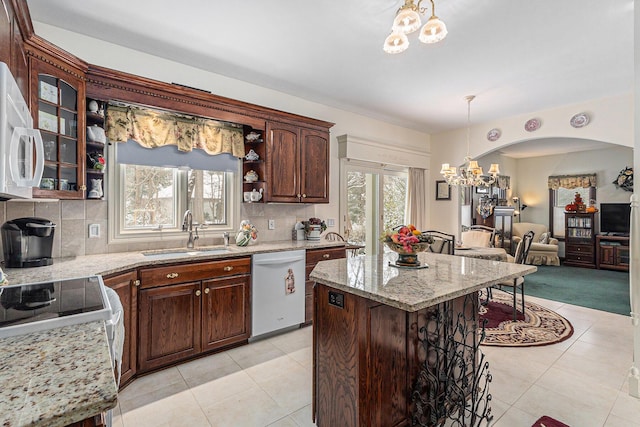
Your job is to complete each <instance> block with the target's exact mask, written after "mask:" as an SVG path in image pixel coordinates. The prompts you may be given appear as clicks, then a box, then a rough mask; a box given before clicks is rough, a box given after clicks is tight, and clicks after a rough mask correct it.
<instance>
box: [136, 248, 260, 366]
mask: <svg viewBox="0 0 640 427" xmlns="http://www.w3.org/2000/svg"><path fill="white" fill-rule="evenodd" d="M250 272H251V259H250V258H248V257H247V258H235V259H228V260H222V261H210V262H201V263H192V264H180V265H172V266H162V267H155V268H144V269H141V270H140V272H139V275H140V292H139V305H138V331H139V342H138V370H139V371H140V372H144V371H149V370H152V369H156V368H159V367H162V366H166V365H169V364H171V363H174V362H177V361H180V360H184V359H188V358H190V357H193V356H196V355H198V354H200V353H203V352H207V351H212V350H216V349H220V348H223V347H227V346H230V345H234V344H239V343H242V342H246V341H247V340H248V338H249V336H250V334H251V310H250V301H251V293H250V292H251V288H250V283H251V280H250Z"/></svg>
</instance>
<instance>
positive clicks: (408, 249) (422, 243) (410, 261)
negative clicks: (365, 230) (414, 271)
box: [380, 224, 434, 267]
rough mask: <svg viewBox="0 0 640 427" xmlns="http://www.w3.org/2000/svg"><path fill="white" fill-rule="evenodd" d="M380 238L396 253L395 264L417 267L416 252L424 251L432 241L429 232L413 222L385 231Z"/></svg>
mask: <svg viewBox="0 0 640 427" xmlns="http://www.w3.org/2000/svg"><path fill="white" fill-rule="evenodd" d="M380 240H381V241H382V242H383V243H384V244H385V245H386V246H387V247H388V248H389V249H391V250H392V251H394V252H396V253H397V254H398V260H397V261H396V264H397V265H402V266H409V267H417V266H419V265H420V262H419V261H418V252H424V251H426V250H427V248H428V247H429V245H430V244H431V243H433V242H434V240H433V237H432V236H431V235H430V234H427V233H423V232H422V231H420V230H418V229H416V227H415V226H414V225H413V224H409V225H400V226H398V227H396V228H394V229H393V231H385V232H384V233H383V234H382V236H381V237H380Z"/></svg>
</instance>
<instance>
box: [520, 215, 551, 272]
mask: <svg viewBox="0 0 640 427" xmlns="http://www.w3.org/2000/svg"><path fill="white" fill-rule="evenodd" d="M529 230H531V231H533V243H532V244H531V248H530V249H529V255H528V256H527V260H526V263H527V264H531V265H560V258H559V257H558V239H555V238H553V237H551V233H549V230H548V229H547V226H546V225H544V224H535V223H533V222H515V223H513V229H512V236H513V242H514V243H515V244H516V245H517V244H518V242H519V241H521V240H522V236H524V234H525V233H526V232H527V231H529Z"/></svg>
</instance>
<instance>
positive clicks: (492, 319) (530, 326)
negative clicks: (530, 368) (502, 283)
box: [480, 289, 573, 347]
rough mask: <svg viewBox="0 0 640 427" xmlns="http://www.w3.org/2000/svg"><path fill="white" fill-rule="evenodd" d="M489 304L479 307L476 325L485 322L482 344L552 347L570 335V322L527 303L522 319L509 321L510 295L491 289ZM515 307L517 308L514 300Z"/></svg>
mask: <svg viewBox="0 0 640 427" xmlns="http://www.w3.org/2000/svg"><path fill="white" fill-rule="evenodd" d="M492 294H493V295H492V297H491V301H489V303H488V304H487V305H481V306H480V322H483V321H485V320H486V323H485V334H486V335H485V338H484V340H483V341H482V343H481V344H482V345H493V346H499V347H533V346H542V345H549V344H555V343H558V342H561V341H564V340H566V339H567V338H569V337H570V336H571V335H572V334H573V327H572V326H571V323H569V321H568V320H567V319H565V318H564V317H562V316H560V315H559V314H558V313H556V312H555V311H552V310H549V309H547V308H545V307H543V306H541V305H538V304H535V303H532V302H529V301H527V299H526V296H525V303H524V304H525V307H524V316H523V315H522V313H520V312H518V316H517V318H518V320H517V321H515V322H514V321H513V296H512V295H511V294H508V293H506V292H503V291H499V290H496V289H494V290H493V291H492ZM517 304H518V307H521V303H520V299H519V298H518V302H517ZM480 324H482V323H480Z"/></svg>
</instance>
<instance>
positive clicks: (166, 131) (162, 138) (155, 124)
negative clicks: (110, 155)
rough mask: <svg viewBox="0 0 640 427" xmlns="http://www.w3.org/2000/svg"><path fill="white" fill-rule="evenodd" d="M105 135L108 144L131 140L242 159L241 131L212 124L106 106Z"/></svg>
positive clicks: (167, 113)
mask: <svg viewBox="0 0 640 427" xmlns="http://www.w3.org/2000/svg"><path fill="white" fill-rule="evenodd" d="M105 131H106V134H107V137H108V138H109V140H111V141H115V142H126V141H127V140H129V139H132V140H134V141H136V142H137V143H138V144H140V145H141V146H143V147H146V148H155V147H163V146H165V145H177V146H178V150H180V151H191V150H192V149H194V148H200V149H202V150H204V151H205V152H206V153H208V154H211V155H216V154H222V153H229V154H231V155H233V156H235V157H243V156H244V144H243V137H242V128H241V127H240V126H239V125H233V124H230V123H224V122H219V121H216V120H210V119H204V118H196V117H187V116H181V115H179V114H175V113H169V112H161V111H154V110H149V109H145V108H138V107H133V106H120V105H109V108H108V110H107V114H106V122H105Z"/></svg>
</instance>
